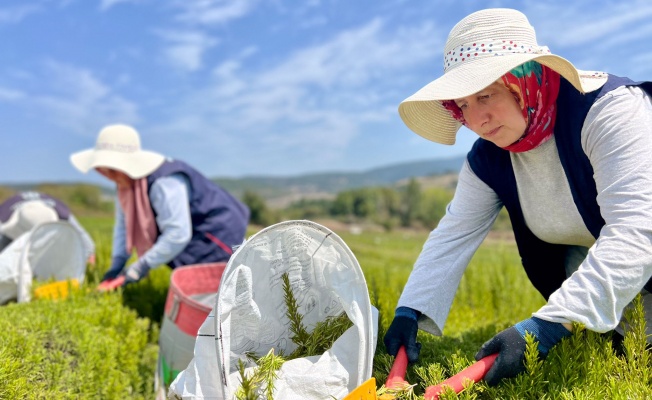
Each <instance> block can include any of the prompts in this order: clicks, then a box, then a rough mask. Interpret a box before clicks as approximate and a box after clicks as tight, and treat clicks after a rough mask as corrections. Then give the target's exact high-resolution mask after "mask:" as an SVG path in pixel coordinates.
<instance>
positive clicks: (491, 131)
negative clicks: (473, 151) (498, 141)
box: [483, 126, 501, 138]
mask: <svg viewBox="0 0 652 400" xmlns="http://www.w3.org/2000/svg"><path fill="white" fill-rule="evenodd" d="M500 128H501V127H500V126H499V127H498V128H494V129H492V130H490V131H489V132H487V133H485V134H484V135H483V136H484V137H485V138H490V137H492V136H494V135H496V134H497V133H498V131H499V130H500Z"/></svg>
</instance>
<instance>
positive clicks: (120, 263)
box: [102, 257, 128, 282]
mask: <svg viewBox="0 0 652 400" xmlns="http://www.w3.org/2000/svg"><path fill="white" fill-rule="evenodd" d="M127 259H128V257H127V258H124V257H113V259H112V260H111V268H109V270H108V271H106V272H105V273H104V276H103V277H102V282H104V281H108V280H112V279H115V278H117V277H118V275H120V272H122V269H123V268H124V267H125V263H126V262H127Z"/></svg>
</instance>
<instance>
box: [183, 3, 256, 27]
mask: <svg viewBox="0 0 652 400" xmlns="http://www.w3.org/2000/svg"><path fill="white" fill-rule="evenodd" d="M257 2H258V0H195V1H188V0H174V1H173V3H172V4H173V6H174V7H176V8H178V9H180V10H181V12H180V14H179V15H178V17H177V18H178V20H180V21H182V22H185V23H188V24H191V25H215V24H224V23H227V22H229V21H231V20H234V19H238V18H242V17H243V16H245V15H247V13H248V12H249V11H251V10H252V8H253V7H254V5H255V4H256V3H257Z"/></svg>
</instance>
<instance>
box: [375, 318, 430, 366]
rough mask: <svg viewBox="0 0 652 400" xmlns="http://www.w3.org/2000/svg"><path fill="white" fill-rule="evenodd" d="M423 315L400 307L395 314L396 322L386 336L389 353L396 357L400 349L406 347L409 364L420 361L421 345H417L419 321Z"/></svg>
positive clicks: (385, 340)
mask: <svg viewBox="0 0 652 400" xmlns="http://www.w3.org/2000/svg"><path fill="white" fill-rule="evenodd" d="M419 315H421V313H420V312H419V311H417V310H414V309H412V308H409V307H399V308H397V309H396V312H395V313H394V320H393V321H392V324H391V325H390V326H389V329H388V330H387V333H386V334H385V338H384V340H383V341H384V343H385V347H386V348H387V353H389V355H391V356H396V354H397V353H398V349H399V348H400V347H401V346H405V352H406V353H407V356H408V362H409V363H410V364H413V363H415V362H417V361H418V360H419V352H420V351H421V343H417V331H418V330H419V326H418V324H417V320H418V319H419Z"/></svg>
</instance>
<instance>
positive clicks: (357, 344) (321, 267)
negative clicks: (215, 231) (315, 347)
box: [168, 221, 378, 400]
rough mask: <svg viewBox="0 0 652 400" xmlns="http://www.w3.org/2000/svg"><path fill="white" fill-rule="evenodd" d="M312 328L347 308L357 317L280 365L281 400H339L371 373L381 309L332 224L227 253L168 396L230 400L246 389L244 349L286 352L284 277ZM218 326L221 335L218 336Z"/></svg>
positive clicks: (279, 228) (282, 230)
mask: <svg viewBox="0 0 652 400" xmlns="http://www.w3.org/2000/svg"><path fill="white" fill-rule="evenodd" d="M284 273H288V274H289V278H290V283H291V286H292V292H293V294H294V297H295V298H296V299H297V302H298V304H299V312H300V313H301V315H303V324H304V326H306V327H307V329H308V331H312V329H313V328H314V326H315V324H316V323H317V322H320V321H324V320H325V319H326V317H329V316H337V315H339V314H341V313H342V312H345V313H346V315H347V316H348V318H349V319H350V320H351V322H352V323H353V326H352V327H351V328H349V329H348V330H347V331H346V332H345V333H344V334H343V335H342V336H341V337H340V338H338V339H337V340H336V341H335V343H334V344H333V346H332V347H331V348H330V349H329V350H328V351H326V352H325V353H323V354H321V355H316V356H312V357H304V358H299V359H294V360H290V361H287V362H285V363H284V364H283V366H282V367H281V369H280V370H279V371H278V378H277V380H276V382H275V392H274V398H275V399H284V400H292V399H302V400H309V399H315V400H317V399H319V400H323V399H328V398H335V399H339V398H342V397H344V396H346V395H347V394H348V393H349V392H351V391H352V390H354V389H355V388H356V387H358V386H359V385H361V384H362V383H363V382H364V381H365V380H367V379H369V378H370V377H371V373H372V367H373V365H372V364H373V356H374V351H375V348H376V335H377V324H378V321H377V318H378V316H377V311H376V310H375V309H372V307H371V303H370V300H369V292H368V289H367V285H366V282H365V279H364V275H363V274H362V270H361V269H360V265H359V264H358V262H357V260H356V259H355V256H354V255H353V253H352V252H351V250H350V249H349V248H348V247H347V246H346V244H345V243H344V242H343V241H342V239H340V238H339V237H338V236H337V235H336V234H335V233H333V232H332V231H330V230H329V229H327V228H325V227H323V226H321V225H319V224H316V223H314V222H310V221H287V222H282V223H279V224H276V225H272V226H270V227H268V228H266V229H263V230H262V231H260V232H258V233H257V234H255V235H254V236H252V237H251V238H250V239H249V240H247V241H246V242H245V243H244V244H243V245H242V246H240V247H239V248H238V250H237V251H236V252H235V254H233V256H232V257H231V259H230V261H229V263H228V265H227V267H226V270H225V272H224V274H223V275H222V279H221V282H220V287H219V289H218V294H217V299H216V303H215V307H214V308H213V311H212V312H211V314H210V315H209V316H208V317H207V318H206V320H205V321H204V324H203V325H202V326H201V328H200V329H199V332H198V335H197V340H196V342H195V351H194V358H193V359H192V361H191V362H190V365H189V366H188V368H186V369H185V370H184V371H182V372H181V373H180V374H179V375H178V376H177V378H176V379H175V380H174V381H173V382H172V384H171V385H170V390H169V393H168V395H169V396H168V397H169V398H173V399H175V398H176V399H178V398H183V399H220V400H221V399H233V398H234V395H235V392H236V391H237V389H238V388H239V386H240V383H241V382H240V374H239V372H238V360H242V361H243V362H245V365H247V366H248V367H250V368H253V367H255V364H254V363H252V362H251V361H250V360H249V359H248V358H247V357H246V356H245V353H250V352H253V353H254V354H256V355H257V356H264V355H266V354H267V353H268V352H269V350H270V349H271V348H274V352H275V354H279V352H281V351H282V352H283V353H284V354H290V353H291V352H292V351H293V350H294V349H295V348H296V345H295V344H294V343H293V342H292V340H291V339H290V338H291V336H292V333H291V332H290V330H289V325H290V324H289V321H288V318H287V316H286V306H285V302H284V293H283V286H282V278H281V277H282V275H283V274H284ZM215 332H220V335H217V337H216V335H215Z"/></svg>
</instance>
